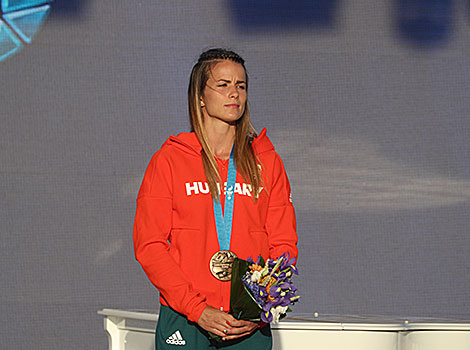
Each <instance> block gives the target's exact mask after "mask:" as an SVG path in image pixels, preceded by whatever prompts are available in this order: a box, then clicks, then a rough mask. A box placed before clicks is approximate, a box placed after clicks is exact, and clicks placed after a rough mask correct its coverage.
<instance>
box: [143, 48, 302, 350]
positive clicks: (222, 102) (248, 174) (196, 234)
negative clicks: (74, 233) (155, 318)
mask: <svg viewBox="0 0 470 350" xmlns="http://www.w3.org/2000/svg"><path fill="white" fill-rule="evenodd" d="M247 87H248V77H247V74H246V69H245V66H244V61H243V59H242V58H241V57H240V56H239V55H237V54H236V53H234V52H232V51H227V50H223V49H211V50H208V51H206V52H204V53H202V54H201V56H200V57H199V60H198V62H197V63H196V65H195V66H194V67H193V70H192V73H191V77H190V82H189V89H188V103H189V115H190V120H191V127H192V132H191V133H181V134H179V135H178V136H170V137H169V138H168V140H167V141H166V142H165V143H164V144H163V146H162V147H161V149H160V150H159V151H158V152H156V153H155V155H154V156H153V157H152V160H151V161H150V164H149V166H148V168H147V171H146V173H145V176H144V179H143V182H142V186H141V188H140V191H139V194H138V198H137V211H136V219H135V225H134V246H135V253H136V258H137V260H138V261H139V262H140V263H141V265H142V267H143V269H144V271H145V273H146V274H147V276H148V277H149V279H150V281H151V282H152V283H153V284H154V285H155V286H156V287H157V289H158V290H159V292H160V302H161V305H162V306H161V308H160V316H159V322H158V326H157V331H156V348H157V349H164V348H171V347H172V346H174V345H185V346H187V348H189V349H208V348H211V346H212V345H211V344H210V341H209V339H208V337H207V334H208V333H207V332H212V333H214V334H216V335H219V336H221V337H223V339H224V342H223V343H222V344H221V345H217V346H222V347H227V348H231V349H232V348H233V349H236V348H240V349H241V348H242V347H243V348H245V349H246V348H252V349H271V346H272V339H271V332H270V329H269V325H268V326H264V327H261V325H258V324H257V323H253V322H249V321H239V320H236V319H235V318H234V317H232V316H231V315H230V314H228V311H229V308H230V268H229V266H230V264H229V263H230V260H231V259H233V258H234V257H235V256H237V257H239V258H241V259H247V258H248V257H252V258H253V259H255V260H256V258H257V257H258V256H259V255H261V256H263V257H264V258H265V259H266V258H270V257H271V258H276V257H278V256H280V255H282V254H283V253H285V252H289V254H290V256H291V257H292V256H297V247H296V243H297V235H296V227H295V226H296V224H295V214H294V208H293V206H292V202H291V196H290V185H289V182H288V179H287V175H286V173H285V171H284V166H283V164H282V161H281V159H280V158H279V156H278V154H277V153H276V152H275V151H274V147H273V145H272V144H271V142H270V141H269V139H268V138H267V136H266V131H265V130H263V131H262V132H261V133H260V134H259V135H257V134H256V132H255V130H254V128H253V126H252V125H251V122H250V115H249V111H248V105H247ZM227 182H228V184H227Z"/></svg>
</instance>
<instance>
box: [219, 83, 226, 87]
mask: <svg viewBox="0 0 470 350" xmlns="http://www.w3.org/2000/svg"><path fill="white" fill-rule="evenodd" d="M217 86H218V87H226V86H227V84H226V83H223V84H219V85H217Z"/></svg>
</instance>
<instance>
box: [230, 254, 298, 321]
mask: <svg viewBox="0 0 470 350" xmlns="http://www.w3.org/2000/svg"><path fill="white" fill-rule="evenodd" d="M294 262H295V258H291V259H289V254H288V253H284V254H283V255H282V256H280V257H279V258H277V259H268V260H267V261H266V262H265V261H264V259H263V258H262V257H261V256H260V257H258V259H257V261H256V262H255V261H254V260H253V259H251V258H248V260H247V261H245V260H241V259H238V258H237V259H235V260H234V262H233V266H232V286H231V295H230V308H231V312H230V313H231V314H232V315H233V316H234V317H235V318H236V319H239V320H240V319H241V320H247V321H252V322H259V321H262V322H265V323H270V322H278V321H279V320H280V319H281V318H283V317H284V316H285V315H286V313H287V312H288V311H291V310H290V309H289V305H291V304H294V303H295V302H297V301H298V300H299V299H300V296H298V295H295V293H296V291H297V288H296V287H295V286H294V284H293V283H292V281H291V279H292V276H293V275H297V274H298V271H297V268H296V267H295V266H294V265H293V264H294Z"/></svg>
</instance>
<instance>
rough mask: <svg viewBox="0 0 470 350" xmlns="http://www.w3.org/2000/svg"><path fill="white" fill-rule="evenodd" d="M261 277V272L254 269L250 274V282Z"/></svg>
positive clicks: (256, 280)
mask: <svg viewBox="0 0 470 350" xmlns="http://www.w3.org/2000/svg"><path fill="white" fill-rule="evenodd" d="M260 279H261V272H259V271H254V272H253V274H252V275H251V282H258V281H259V280H260Z"/></svg>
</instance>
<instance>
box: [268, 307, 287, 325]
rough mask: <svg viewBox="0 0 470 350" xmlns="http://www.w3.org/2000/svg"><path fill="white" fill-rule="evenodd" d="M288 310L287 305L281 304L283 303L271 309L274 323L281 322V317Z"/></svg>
mask: <svg viewBox="0 0 470 350" xmlns="http://www.w3.org/2000/svg"><path fill="white" fill-rule="evenodd" d="M286 312H287V306H281V305H278V306H276V307H273V308H272V309H271V313H272V314H273V321H272V322H273V323H278V322H279V318H280V317H281V315H284V314H285V313H286Z"/></svg>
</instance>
